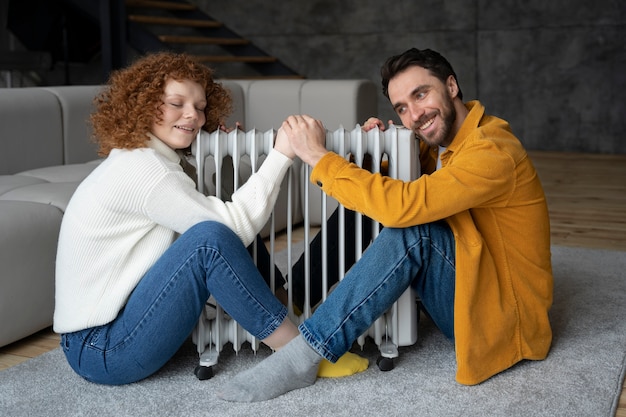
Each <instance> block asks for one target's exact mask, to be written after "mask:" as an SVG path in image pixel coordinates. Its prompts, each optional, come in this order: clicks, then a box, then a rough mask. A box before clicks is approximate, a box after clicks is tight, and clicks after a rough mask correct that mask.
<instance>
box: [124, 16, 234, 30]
mask: <svg viewBox="0 0 626 417" xmlns="http://www.w3.org/2000/svg"><path fill="white" fill-rule="evenodd" d="M128 20H130V21H131V22H136V23H146V24H149V25H171V26H188V27H203V28H218V27H221V26H222V23H221V22H216V21H214V20H196V19H178V18H174V17H162V16H144V15H136V14H131V15H128Z"/></svg>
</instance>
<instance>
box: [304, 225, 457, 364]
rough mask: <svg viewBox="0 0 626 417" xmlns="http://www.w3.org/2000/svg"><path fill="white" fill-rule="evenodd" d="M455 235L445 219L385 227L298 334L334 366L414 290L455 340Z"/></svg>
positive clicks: (449, 336) (429, 313)
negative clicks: (396, 303)
mask: <svg viewBox="0 0 626 417" xmlns="http://www.w3.org/2000/svg"><path fill="white" fill-rule="evenodd" d="M454 244H455V242H454V235H453V233H452V231H451V230H450V228H449V227H448V225H447V224H446V223H445V222H443V221H441V222H436V223H430V224H424V225H418V226H413V227H408V228H403V229H394V228H389V227H386V228H383V230H382V231H381V232H380V234H379V235H378V237H377V238H376V239H374V241H373V242H372V244H371V245H370V246H369V248H368V249H367V250H366V251H365V253H364V254H363V256H362V257H361V259H360V260H359V261H358V262H357V263H356V264H354V266H353V267H352V268H351V269H350V271H348V273H347V274H346V276H345V277H344V279H343V280H342V281H341V283H340V284H339V285H338V286H337V287H336V288H335V290H334V291H333V292H331V294H330V295H329V296H328V298H327V299H326V301H325V302H323V303H322V304H321V305H320V306H319V307H318V308H317V310H316V311H315V313H314V314H313V315H312V316H311V317H310V318H308V319H307V320H305V321H304V322H303V323H302V324H301V325H300V326H299V329H300V333H302V335H303V336H304V338H305V339H306V341H307V342H308V343H309V344H310V345H311V347H313V349H315V350H316V351H317V352H318V353H319V354H320V355H322V356H323V357H324V358H326V359H328V360H329V361H331V362H335V361H337V359H339V357H341V356H342V355H343V354H344V353H345V352H347V351H348V350H349V349H350V348H351V347H352V344H353V343H354V341H355V340H356V339H357V338H358V337H359V336H361V335H362V334H363V333H364V332H365V331H366V330H367V329H368V328H369V327H370V326H371V325H372V323H374V321H375V320H376V319H377V318H378V317H380V316H381V315H382V314H383V313H384V312H385V311H387V310H388V309H389V308H390V307H391V306H392V305H393V303H394V302H395V301H396V300H397V299H398V298H399V297H400V296H401V295H402V293H403V292H404V291H405V290H406V289H407V288H408V287H409V285H410V286H412V287H413V288H415V290H416V291H417V294H418V295H419V297H420V300H421V302H422V306H423V308H424V309H425V310H426V312H427V313H428V315H429V316H430V317H431V318H432V319H433V321H434V322H435V324H436V325H437V327H439V329H441V331H442V332H443V333H444V334H445V335H446V336H447V337H448V338H451V339H454V288H455V248H454Z"/></svg>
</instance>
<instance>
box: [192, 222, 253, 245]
mask: <svg viewBox="0 0 626 417" xmlns="http://www.w3.org/2000/svg"><path fill="white" fill-rule="evenodd" d="M183 236H189V237H194V238H196V239H200V240H202V241H204V242H205V243H209V244H218V245H219V244H224V243H226V244H232V243H233V242H238V243H240V244H242V245H243V243H242V242H241V239H239V236H237V235H236V234H235V232H233V231H232V230H231V229H230V228H229V227H228V226H226V225H225V224H223V223H220V222H216V221H212V220H207V221H203V222H200V223H197V224H195V225H194V226H192V227H191V228H189V230H187V231H186V232H185V233H184V235H183Z"/></svg>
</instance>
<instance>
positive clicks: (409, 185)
mask: <svg viewBox="0 0 626 417" xmlns="http://www.w3.org/2000/svg"><path fill="white" fill-rule="evenodd" d="M466 106H467V108H468V109H469V110H470V112H469V114H468V116H467V118H466V119H465V121H464V122H463V125H462V126H461V128H460V130H459V132H458V133H457V135H456V136H455V138H454V140H453V142H452V143H451V144H450V146H449V147H448V148H447V150H446V151H445V152H444V153H443V155H442V168H441V169H439V170H437V171H435V164H436V158H437V153H436V150H434V149H430V148H429V147H428V146H427V145H425V144H424V143H421V144H420V162H421V167H422V174H423V175H422V176H421V177H420V178H419V179H417V180H415V181H411V182H404V181H401V180H396V179H392V178H389V177H386V176H382V175H380V174H372V173H370V172H368V171H366V170H363V169H360V168H359V167H357V166H356V165H354V164H351V163H349V162H348V161H346V160H345V159H344V158H343V157H341V156H339V155H337V154H333V153H329V154H327V155H326V156H324V157H323V158H322V159H321V160H320V162H319V163H318V164H317V165H316V166H315V168H314V169H313V170H312V172H311V177H310V179H311V181H312V182H313V183H315V184H318V185H320V184H321V187H322V189H323V190H324V192H326V193H327V194H328V195H330V196H333V197H334V198H336V199H337V200H338V201H340V202H341V203H342V204H344V205H345V206H346V207H347V208H349V209H352V210H355V211H359V212H361V213H363V214H365V215H367V216H369V217H371V218H373V219H376V220H377V221H379V222H380V223H382V224H383V225H384V226H385V227H408V226H413V225H417V224H424V223H429V222H433V221H436V220H441V219H445V220H446V221H447V222H448V224H449V225H450V227H451V229H452V231H453V232H454V237H455V239H456V292H455V301H454V333H455V345H456V346H455V350H456V360H457V374H456V380H457V381H458V382H459V383H462V384H467V385H473V384H478V383H480V382H482V381H484V380H486V379H488V378H490V377H491V376H493V375H495V374H497V373H498V372H501V371H503V370H505V369H507V368H509V367H511V366H512V365H514V364H515V363H517V362H518V361H520V360H522V359H544V358H545V357H546V356H547V354H548V351H549V349H550V344H551V340H552V331H551V328H550V323H549V320H548V310H549V309H550V306H551V304H552V294H553V278H552V266H551V260H550V225H549V218H548V210H547V205H546V200H545V195H544V192H543V188H542V186H541V183H540V181H539V178H538V176H537V172H536V171H535V168H534V167H533V165H532V162H531V161H530V159H529V158H528V155H527V154H526V151H525V150H524V148H523V147H522V145H521V143H520V142H519V140H518V139H517V138H516V137H515V136H514V135H513V133H512V132H511V129H510V127H509V125H508V123H507V122H505V121H504V120H501V119H498V118H497V117H494V116H490V115H486V114H485V108H484V107H483V106H482V105H481V104H480V102H478V101H473V102H469V103H467V104H466Z"/></svg>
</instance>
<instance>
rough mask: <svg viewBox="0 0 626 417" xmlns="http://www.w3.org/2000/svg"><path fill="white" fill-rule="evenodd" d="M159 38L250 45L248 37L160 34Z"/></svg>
mask: <svg viewBox="0 0 626 417" xmlns="http://www.w3.org/2000/svg"><path fill="white" fill-rule="evenodd" d="M159 40H160V41H161V42H164V43H190V44H191V43H193V44H205V45H248V44H249V43H250V41H249V40H247V39H241V38H208V37H206V36H178V35H159Z"/></svg>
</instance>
